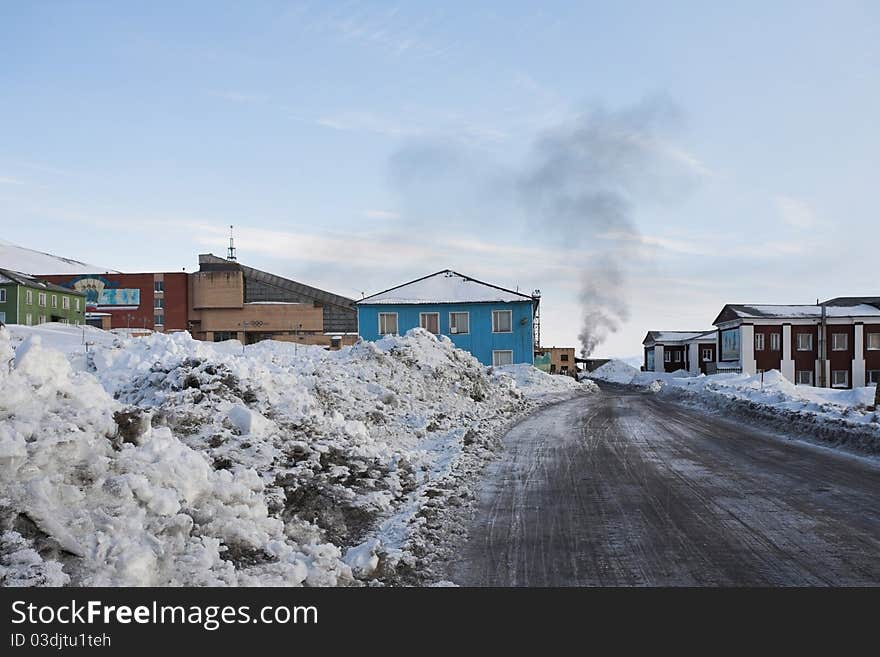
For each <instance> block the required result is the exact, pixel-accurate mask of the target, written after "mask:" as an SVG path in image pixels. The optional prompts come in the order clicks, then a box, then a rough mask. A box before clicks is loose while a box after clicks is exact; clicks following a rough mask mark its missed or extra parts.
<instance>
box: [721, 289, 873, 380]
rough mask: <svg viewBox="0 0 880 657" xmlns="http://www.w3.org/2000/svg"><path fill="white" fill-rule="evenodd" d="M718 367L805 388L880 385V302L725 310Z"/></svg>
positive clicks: (841, 300) (732, 307)
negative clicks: (772, 373)
mask: <svg viewBox="0 0 880 657" xmlns="http://www.w3.org/2000/svg"><path fill="white" fill-rule="evenodd" d="M714 324H715V326H717V327H718V335H719V340H718V341H719V354H718V367H719V368H729V369H735V370H739V371H742V372H745V373H748V374H757V373H760V372H766V371H769V370H779V371H780V372H781V373H782V375H783V376H785V378H787V379H788V380H789V381H792V382H793V383H797V384H800V385H814V386H820V387H825V388H853V387H862V386H865V385H870V384H874V383H878V382H880V299H878V298H876V297H871V298H853V297H841V298H839V299H832V300H830V301H827V302H825V303H823V304H818V305H809V306H806V305H788V306H785V305H740V304H728V305H726V306H724V308H723V309H722V310H721V313H719V315H718V317H717V318H716V319H715V322H714Z"/></svg>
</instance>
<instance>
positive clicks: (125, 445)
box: [0, 325, 589, 586]
mask: <svg viewBox="0 0 880 657" xmlns="http://www.w3.org/2000/svg"><path fill="white" fill-rule="evenodd" d="M11 328H12V331H13V333H14V337H13V336H10V333H9V331H0V361H2V362H3V363H4V364H5V363H7V362H8V363H11V366H10V367H6V366H4V367H0V473H2V476H0V585H4V584H5V585H25V584H41V585H63V584H68V583H69V584H73V585H157V586H165V585H182V586H191V585H255V586H256V585H259V586H265V585H346V584H355V583H358V582H359V581H362V580H370V579H372V578H378V579H380V580H382V581H386V582H389V583H394V582H400V581H416V582H417V581H418V578H417V577H416V576H414V575H412V574H413V573H418V571H419V570H420V569H421V568H423V567H424V566H425V563H426V562H427V560H429V559H430V543H431V541H432V540H433V538H434V537H436V535H437V533H438V532H442V531H443V530H444V527H443V526H441V525H442V522H440V521H438V520H437V517H438V516H437V515H436V514H434V513H433V512H432V511H431V507H434V506H436V505H441V506H446V507H450V508H451V507H454V506H456V505H461V504H466V503H467V500H468V499H470V498H471V497H472V493H471V492H470V488H469V486H470V485H471V484H472V483H473V477H474V473H476V472H478V471H479V468H481V467H482V465H483V464H484V463H485V462H486V460H487V459H488V458H490V457H491V456H492V455H493V453H494V450H495V449H496V448H497V442H498V436H499V434H500V433H501V431H502V430H503V428H504V426H505V425H506V424H507V423H508V422H509V421H510V420H511V419H513V418H514V417H516V416H517V415H518V414H521V413H523V412H525V411H527V410H530V409H532V408H534V407H535V406H536V405H537V404H538V403H540V402H539V401H538V400H539V399H540V398H541V397H542V395H549V396H551V397H552V396H553V395H558V394H560V393H561V392H562V391H563V390H564V391H565V392H567V393H568V394H572V393H575V392H579V391H589V387H587V386H580V385H579V384H577V383H576V382H575V381H574V380H570V379H567V378H566V377H551V376H548V375H544V374H543V373H540V374H541V376H529V375H527V374H526V373H525V372H519V371H513V372H510V373H508V372H503V371H500V372H499V371H494V372H491V373H490V372H489V371H487V368H485V367H483V366H482V365H480V363H479V362H478V361H476V359H474V358H473V357H472V356H471V355H470V354H468V353H466V352H464V351H461V350H458V349H456V348H455V347H454V345H452V343H451V341H449V340H448V339H445V338H439V339H438V338H436V337H434V336H433V335H431V334H429V333H427V332H425V331H422V330H420V329H416V330H414V331H411V332H410V333H409V334H407V335H406V336H404V337H389V338H385V339H383V340H381V341H379V342H376V343H360V344H358V345H355V346H354V347H351V348H346V349H343V350H341V351H338V352H328V351H324V350H323V349H321V348H318V347H311V348H309V347H305V348H304V347H303V346H299V348H298V349H297V348H296V347H295V346H294V345H291V344H286V343H277V342H263V343H260V344H257V345H253V346H249V347H247V348H246V349H245V350H244V353H243V352H242V349H241V346H240V345H239V344H237V343H235V342H228V343H221V344H213V343H206V342H199V341H195V340H193V339H192V338H191V337H190V336H189V335H188V334H186V333H178V334H172V335H163V334H153V335H150V336H147V337H143V338H133V339H119V338H116V337H110V338H105V339H97V335H96V336H94V337H95V338H96V339H94V340H89V342H92V343H93V344H91V345H90V350H89V357H88V358H84V357H83V354H84V353H85V346H84V345H82V343H81V342H80V345H79V347H80V348H81V349H82V353H80V351H79V350H78V349H77V348H76V343H75V339H74V338H75V336H77V335H79V336H80V339H81V335H82V330H81V329H77V328H74V327H63V326H60V325H44V327H40V330H39V331H35V330H31V329H26V328H24V327H11ZM16 342H17V343H18V346H17V348H14V343H16ZM55 344H58V345H59V346H61V347H62V350H57V349H53V348H51V346H54V345H55ZM50 345H51V346H50ZM65 352H66V354H65ZM438 522H440V524H438Z"/></svg>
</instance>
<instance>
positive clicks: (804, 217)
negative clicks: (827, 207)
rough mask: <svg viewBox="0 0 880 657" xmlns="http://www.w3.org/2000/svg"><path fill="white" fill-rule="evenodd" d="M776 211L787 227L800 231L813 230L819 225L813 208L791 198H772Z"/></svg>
mask: <svg viewBox="0 0 880 657" xmlns="http://www.w3.org/2000/svg"><path fill="white" fill-rule="evenodd" d="M773 200H774V202H775V204H776V209H777V210H778V211H779V214H780V215H781V217H782V221H784V222H785V223H786V224H788V225H789V226H792V227H794V228H800V229H802V230H803V229H807V228H813V227H814V226H816V225H817V224H818V223H819V219H818V217H817V216H816V213H815V212H814V211H813V208H811V207H810V206H809V204H807V203H806V202H804V201H801V200H799V199H796V198H792V197H791V196H776V197H774V199H773Z"/></svg>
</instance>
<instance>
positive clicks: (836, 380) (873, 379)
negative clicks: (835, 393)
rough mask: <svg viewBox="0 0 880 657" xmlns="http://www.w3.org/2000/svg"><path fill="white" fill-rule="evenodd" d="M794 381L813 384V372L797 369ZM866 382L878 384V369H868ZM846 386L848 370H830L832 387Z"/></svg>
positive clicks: (879, 372) (879, 377) (879, 371)
mask: <svg viewBox="0 0 880 657" xmlns="http://www.w3.org/2000/svg"><path fill="white" fill-rule="evenodd" d="M795 383H797V384H799V385H805V386H811V385H813V372H812V370H798V371H797V372H796V373H795ZM867 384H868V385H869V386H871V385H878V384H880V370H868V372H867ZM848 386H849V370H832V372H831V387H833V388H846V387H848Z"/></svg>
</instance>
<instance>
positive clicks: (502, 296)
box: [357, 269, 574, 368]
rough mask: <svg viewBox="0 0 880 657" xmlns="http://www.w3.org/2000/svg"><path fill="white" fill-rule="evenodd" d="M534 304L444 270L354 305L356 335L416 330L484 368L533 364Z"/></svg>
mask: <svg viewBox="0 0 880 657" xmlns="http://www.w3.org/2000/svg"><path fill="white" fill-rule="evenodd" d="M538 302H539V299H538V297H537V295H536V296H530V295H527V294H523V293H521V292H517V291H514V290H508V289H505V288H502V287H498V286H496V285H491V284H489V283H484V282H482V281H478V280H476V279H473V278H470V277H468V276H464V275H462V274H459V273H457V272H454V271H452V270H449V269H447V270H444V271H441V272H437V273H436V274H431V275H429V276H425V277H423V278H420V279H417V280H415V281H410V282H409V283H404V284H403V285H398V286H397V287H393V288H391V289H389V290H385V291H384V292H379V293H378V294H374V295H371V296H368V297H366V298H364V299H361V300H360V301H358V302H357V313H358V333H359V335H360V336H361V337H362V338H363V339H364V340H378V339H380V338H381V337H383V336H385V335H402V334H404V333H406V332H407V331H409V330H410V329H413V328H417V327H421V328H424V329H425V330H427V331H430V332H431V333H434V334H436V335H444V336H447V337H449V339H451V340H452V342H453V343H454V344H455V346H456V347H458V348H460V349H464V350H466V351H469V352H470V353H471V354H473V355H474V356H475V357H476V358H477V359H478V360H479V361H480V362H481V363H483V364H484V365H492V366H502V365H511V364H514V363H529V364H533V363H534V321H535V313H536V311H537V307H538ZM571 367H572V368H573V367H574V362H573V361H572V363H571Z"/></svg>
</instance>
